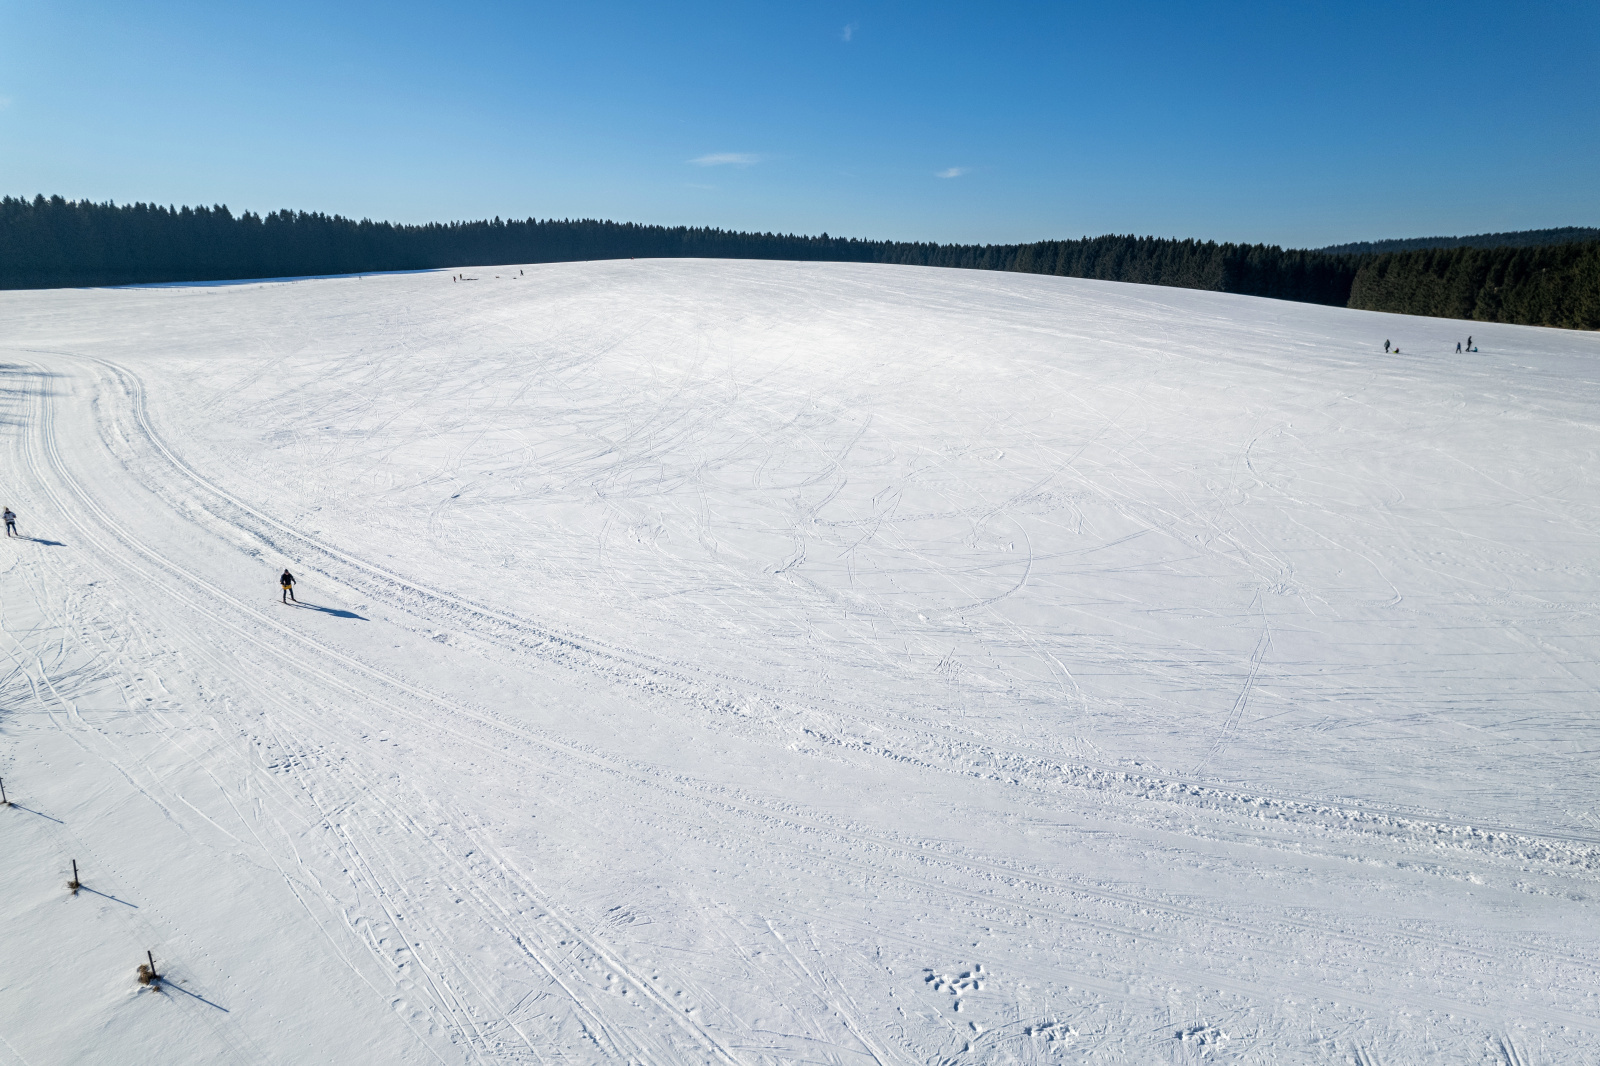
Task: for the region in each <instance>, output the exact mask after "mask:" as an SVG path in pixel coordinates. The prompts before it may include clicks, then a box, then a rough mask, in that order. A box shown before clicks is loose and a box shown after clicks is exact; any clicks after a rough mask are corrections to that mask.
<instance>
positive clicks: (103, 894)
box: [78, 885, 139, 910]
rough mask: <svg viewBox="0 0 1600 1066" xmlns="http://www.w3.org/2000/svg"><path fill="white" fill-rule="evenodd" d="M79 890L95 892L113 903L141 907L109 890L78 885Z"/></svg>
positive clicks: (134, 907) (135, 908)
mask: <svg viewBox="0 0 1600 1066" xmlns="http://www.w3.org/2000/svg"><path fill="white" fill-rule="evenodd" d="M78 891H79V892H93V893H94V894H95V895H97V896H99V897H100V898H101V899H109V900H110V901H111V902H112V903H120V904H122V905H123V906H124V907H132V908H133V909H134V910H138V909H139V905H138V904H137V903H129V902H128V901H127V900H125V899H118V898H117V897H116V896H113V895H112V894H111V893H109V892H102V891H100V890H99V889H98V888H90V887H89V886H88V885H79V886H78Z"/></svg>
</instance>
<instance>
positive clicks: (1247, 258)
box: [0, 196, 1600, 329]
mask: <svg viewBox="0 0 1600 1066" xmlns="http://www.w3.org/2000/svg"><path fill="white" fill-rule="evenodd" d="M1584 249H1588V250H1587V251H1584ZM1533 251H1538V252H1539V253H1541V254H1542V256H1543V257H1542V258H1538V257H1534V258H1527V257H1524V258H1520V259H1519V258H1517V256H1518V255H1519V254H1520V253H1524V252H1533ZM1597 251H1600V244H1594V245H1566V246H1556V247H1549V248H1542V249H1496V250H1488V251H1485V250H1480V249H1473V248H1461V249H1455V250H1452V251H1434V252H1426V253H1410V252H1408V253H1400V254H1397V255H1331V254H1328V253H1326V252H1314V251H1302V250H1295V249H1287V250H1286V249H1283V248H1278V247H1276V246H1272V245H1261V244H1253V245H1241V244H1216V243H1214V242H1211V241H1194V240H1182V241H1180V240H1167V239H1161V238H1156V237H1135V236H1132V235H1128V236H1105V237H1092V238H1091V237H1085V238H1083V239H1082V240H1076V241H1040V242H1037V243H1034V244H1005V245H955V244H928V243H904V242H896V241H871V240H859V239H856V238H843V237H830V236H829V235H828V234H826V233H824V234H822V235H821V236H817V237H806V236H796V235H794V234H777V233H739V232H734V231H730V230H720V229H709V228H695V227H686V226H677V227H671V226H645V225H637V224H634V223H631V222H630V223H617V222H604V221H598V220H594V219H577V220H574V219H561V220H557V219H546V220H542V221H541V220H538V219H532V218H529V219H523V220H517V219H512V220H501V219H499V218H495V219H493V220H491V221H481V222H451V223H429V224H427V225H416V226H412V225H395V224H392V223H388V222H371V221H367V220H362V221H360V222H357V221H353V220H351V219H348V218H343V217H340V216H338V215H325V214H319V213H308V212H303V211H302V212H292V211H279V212H276V213H273V214H267V215H256V214H253V213H249V212H246V213H244V214H240V215H234V214H233V213H232V212H230V211H229V210H228V209H227V208H226V207H223V206H220V205H218V206H215V207H210V208H206V207H192V208H191V207H181V208H174V207H161V206H158V205H154V204H131V205H127V204H124V205H117V204H111V203H105V204H96V203H90V202H89V201H78V202H74V201H68V200H65V199H62V198H61V197H59V196H57V197H51V198H49V199H46V198H45V197H43V196H38V197H35V198H34V199H32V200H26V199H20V198H14V197H5V198H4V199H0V288H6V289H17V288H55V287H62V286H83V285H128V284H137V283H155V282H171V281H222V280H230V279H241V278H271V277H303V276H306V275H314V274H361V273H375V272H379V271H389V270H423V269H430V268H448V267H460V266H493V265H498V264H508V263H549V262H570V261H574V260H585V259H623V258H628V257H634V256H637V257H644V258H678V257H697V258H714V259H789V260H817V261H833V262H854V263H897V264H905V265H914V266H931V267H957V268H969V269H977V270H1009V271H1020V272H1024V273H1034V274H1053V275H1057V276H1062V277H1076V278H1096V279H1101V280H1105V281H1129V282H1137V283H1142V284H1147V285H1170V286H1178V287H1182V288H1190V289H1208V290H1212V291H1216V292H1231V293H1240V294H1244V295H1250V296H1268V297H1274V298H1277V299H1283V300H1299V301H1304V302H1310V303H1321V304H1332V305H1335V306H1345V305H1347V304H1348V305H1349V306H1352V307H1362V308H1365V309H1368V310H1385V311H1404V312H1406V313H1411V314H1432V315H1452V316H1456V317H1463V318H1474V317H1476V318H1484V319H1485V320H1488V321H1506V322H1526V323H1531V324H1541V325H1561V326H1568V327H1574V328H1587V329H1593V328H1597V327H1600V318H1597V317H1596V315H1597V312H1596V310H1595V308H1594V303H1595V294H1594V283H1593V275H1594V264H1595V255H1596V253H1597ZM1484 257H1486V258H1484ZM1513 260H1514V262H1512V261H1513ZM1503 261H1504V262H1503ZM1533 264H1536V265H1533ZM1585 271H1587V273H1585ZM1474 285H1476V286H1477V287H1476V288H1474ZM1585 285H1587V286H1588V289H1587V290H1586V289H1585ZM1508 286H1509V288H1508ZM1586 291H1587V292H1588V294H1589V295H1588V296H1587V297H1586V296H1585V295H1584V294H1585V292H1586Z"/></svg>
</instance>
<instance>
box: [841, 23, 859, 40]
mask: <svg viewBox="0 0 1600 1066" xmlns="http://www.w3.org/2000/svg"><path fill="white" fill-rule="evenodd" d="M860 28H861V23H859V22H852V23H850V25H848V26H846V27H845V28H844V29H842V30H840V31H839V39H840V40H841V41H843V42H844V43H845V44H849V43H850V42H851V41H853V40H854V39H855V36H856V30H858V29H860Z"/></svg>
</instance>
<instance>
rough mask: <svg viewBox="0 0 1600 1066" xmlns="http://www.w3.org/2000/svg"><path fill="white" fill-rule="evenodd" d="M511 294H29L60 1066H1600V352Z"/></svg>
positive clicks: (1393, 323)
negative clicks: (290, 597)
mask: <svg viewBox="0 0 1600 1066" xmlns="http://www.w3.org/2000/svg"><path fill="white" fill-rule="evenodd" d="M465 276H466V277H468V278H471V279H474V280H463V281H457V280H453V278H452V275H451V274H449V273H445V272H438V273H424V274H410V275H395V276H379V277H366V278H354V277H352V278H333V279H315V280H303V281H295V282H274V283H249V284H229V285H215V286H177V287H150V288H135V289H120V290H77V291H51V292H11V293H5V294H0V349H3V351H0V363H3V364H4V365H3V367H0V374H3V378H4V380H3V382H0V477H3V481H0V484H3V486H4V499H3V500H0V502H3V503H5V504H8V505H9V506H10V507H11V508H13V509H14V510H15V511H16V512H17V514H18V515H19V523H18V526H19V532H20V534H21V537H20V538H14V539H8V540H6V541H5V542H4V543H0V619H3V635H0V644H3V647H4V651H5V655H4V658H3V659H0V673H3V678H0V778H3V783H4V786H5V789H6V791H7V795H8V797H9V798H10V799H11V800H12V801H13V804H14V806H11V807H9V808H0V1066H15V1064H16V1063H26V1064H29V1066H44V1064H54V1063H113V1062H115V1063H127V1062H160V1063H163V1064H189V1063H194V1064H200V1063H281V1064H293V1066H304V1064H316V1063H327V1064H352V1063H383V1064H389V1063H394V1064H407V1063H449V1064H455V1063H485V1064H492V1063H506V1064H510V1063H524V1062H526V1063H591V1062H638V1063H657V1064H670V1063H752V1064H753V1063H778V1062H811V1063H837V1064H846V1066H849V1064H863V1066H865V1064H871V1063H878V1064H882V1066H888V1064H895V1063H929V1064H932V1063H980V1062H981V1063H996V1062H998V1063H1006V1062H1027V1063H1056V1062H1062V1063H1069V1062H1078V1061H1088V1062H1128V1063H1161V1062H1173V1063H1185V1062H1199V1061H1202V1060H1204V1061H1207V1062H1251V1063H1290V1062H1307V1063H1321V1062H1327V1063H1359V1064H1364V1066H1371V1064H1377V1063H1386V1064H1390V1066H1398V1064H1402V1063H1467V1062H1485V1063H1488V1062H1499V1063H1511V1064H1514V1066H1531V1064H1534V1063H1582V1062H1593V1061H1595V1058H1596V1055H1597V1054H1600V1052H1597V1049H1600V810H1597V805H1596V796H1597V786H1600V777H1597V766H1600V759H1597V755H1600V701H1597V686H1600V667H1597V648H1600V645H1597V639H1596V638H1597V631H1600V624H1597V619H1600V488H1597V475H1600V338H1597V337H1596V336H1594V335H1585V334H1579V333H1572V332H1562V331H1557V330H1540V329H1528V328H1520V327H1510V326H1494V325H1484V324H1481V323H1464V322H1450V321H1443V320H1438V319H1423V318H1407V317H1401V316H1385V315H1377V314H1370V313H1365V312H1357V311H1349V310H1344V309H1337V308H1326V307H1315V306H1308V305H1302V304H1292V303H1281V302H1275V301H1268V300H1257V299H1251V298H1246V297H1237V296H1228V295H1221V294H1216V293H1203V292H1190V291H1184V290H1179V289H1158V288H1146V287H1140V286H1131V285H1116V284H1108V283H1097V282H1088V281H1075V280H1067V279H1058V278H1045V277H1030V276H1021V275H1003V274H992V273H980V272H958V271H940V270H928V269H916V268H898V267H873V266H849V265H838V264H791V263H751V262H702V261H650V262H645V261H640V262H632V261H623V262H604V263H586V264H565V265H547V266H533V267H526V268H523V269H518V268H514V267H509V268H508V267H491V268H484V269H480V270H476V271H469V272H467V274H466V275H465ZM1469 333H1470V334H1472V335H1473V339H1474V342H1475V344H1476V346H1477V348H1478V349H1479V350H1478V352H1476V353H1468V354H1463V355H1459V356H1458V355H1456V354H1455V351H1454V346H1455V343H1456V342H1457V341H1459V340H1465V338H1466V336H1467V334H1469ZM1385 340H1391V341H1393V342H1394V343H1396V344H1398V345H1399V348H1400V351H1399V352H1398V353H1396V354H1389V355H1386V354H1384V351H1383V342H1384V341H1385ZM285 567H287V568H288V569H290V570H291V571H293V572H294V574H295V576H296V577H297V578H298V579H299V584H298V586H297V589H296V591H297V592H298V597H299V603H298V604H297V605H295V604H291V605H286V604H284V603H282V602H280V594H279V591H278V586H277V575H278V573H279V572H280V571H281V570H282V569H284V568H285ZM73 860H76V861H77V863H78V870H79V880H80V881H81V884H82V886H83V887H82V888H81V889H80V890H79V891H78V892H77V893H76V894H72V893H70V892H68V890H67V888H66V882H67V881H68V880H69V879H70V878H71V873H72V870H71V863H72V861H73ZM147 950H148V951H150V952H151V953H152V955H153V957H154V960H155V963H156V969H157V970H158V972H160V973H161V974H162V975H163V979H162V980H160V981H158V982H156V983H155V984H153V985H149V986H145V985H141V984H139V983H138V982H137V980H136V979H135V972H134V971H135V967H136V966H137V965H138V964H139V963H142V962H144V961H145V959H146V956H145V952H146V951H147Z"/></svg>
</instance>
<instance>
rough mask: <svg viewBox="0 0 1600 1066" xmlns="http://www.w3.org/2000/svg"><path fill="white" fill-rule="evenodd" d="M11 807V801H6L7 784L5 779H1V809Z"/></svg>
mask: <svg viewBox="0 0 1600 1066" xmlns="http://www.w3.org/2000/svg"><path fill="white" fill-rule="evenodd" d="M9 806H11V801H10V800H8V799H6V783H5V781H4V779H0V807H9Z"/></svg>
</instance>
